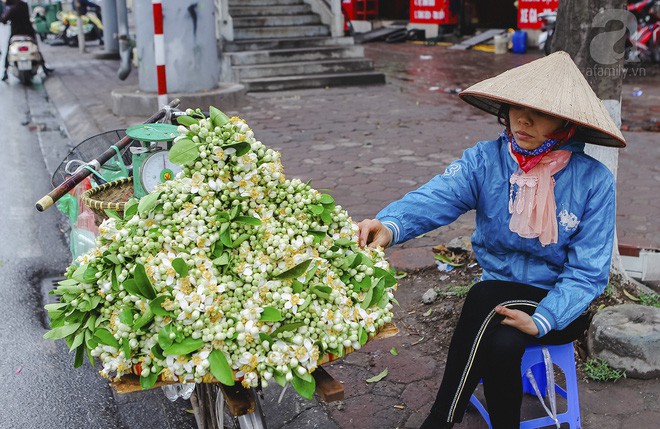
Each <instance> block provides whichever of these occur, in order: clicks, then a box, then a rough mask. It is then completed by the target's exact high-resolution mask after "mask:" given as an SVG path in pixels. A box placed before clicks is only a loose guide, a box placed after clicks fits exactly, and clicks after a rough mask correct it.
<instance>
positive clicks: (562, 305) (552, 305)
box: [532, 165, 616, 337]
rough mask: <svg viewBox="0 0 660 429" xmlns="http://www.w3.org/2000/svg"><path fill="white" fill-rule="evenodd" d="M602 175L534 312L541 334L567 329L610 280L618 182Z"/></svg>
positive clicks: (609, 176)
mask: <svg viewBox="0 0 660 429" xmlns="http://www.w3.org/2000/svg"><path fill="white" fill-rule="evenodd" d="M599 167H601V168H603V169H606V167H604V166H602V165H601V166H599ZM600 177H601V178H602V180H601V181H600V183H596V184H595V186H594V188H593V189H594V190H593V192H592V193H591V195H590V196H589V200H588V202H587V205H586V210H585V212H584V214H583V216H582V219H580V223H579V225H578V229H577V231H576V234H575V235H574V236H573V238H572V240H571V242H570V244H569V249H568V259H567V261H566V263H565V265H564V270H563V271H562V273H561V275H560V276H559V278H558V281H557V284H556V285H555V287H554V288H553V289H552V290H551V291H550V292H548V295H546V297H545V298H543V299H542V300H541V302H540V303H539V306H538V307H537V309H536V312H535V313H534V315H532V319H533V320H534V323H536V326H537V327H538V328H539V334H538V335H537V336H538V337H542V336H543V335H545V334H547V333H548V332H549V331H550V330H551V329H556V330H561V329H564V328H565V327H566V326H567V325H569V324H570V323H571V322H572V321H574V320H575V319H577V317H578V316H579V315H580V314H581V313H582V312H584V310H586V309H587V307H588V306H589V304H591V302H592V301H593V300H594V299H595V298H596V297H597V296H598V295H600V294H601V293H602V292H603V290H604V289H605V286H607V282H608V281H609V274H610V265H611V262H612V250H613V246H614V225H615V219H616V205H615V183H614V178H613V176H612V174H610V172H609V170H608V171H606V174H603V175H600Z"/></svg>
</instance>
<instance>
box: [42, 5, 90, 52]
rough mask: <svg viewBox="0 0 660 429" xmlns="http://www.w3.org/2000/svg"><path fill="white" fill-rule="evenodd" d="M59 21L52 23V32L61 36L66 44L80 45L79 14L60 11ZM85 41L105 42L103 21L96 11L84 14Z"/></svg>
mask: <svg viewBox="0 0 660 429" xmlns="http://www.w3.org/2000/svg"><path fill="white" fill-rule="evenodd" d="M57 18H58V21H55V22H53V23H52V24H51V25H50V32H51V33H53V34H55V35H56V36H57V37H59V38H61V39H62V41H63V42H64V44H65V45H68V46H72V47H75V46H78V16H77V15H76V14H75V13H73V12H59V13H58V15H57ZM82 22H83V25H82V28H83V31H84V32H85V33H84V34H85V41H93V40H98V41H99V43H100V44H101V45H102V44H103V23H102V22H101V20H100V19H99V18H98V16H97V15H96V14H95V13H94V12H88V13H87V14H86V15H83V16H82Z"/></svg>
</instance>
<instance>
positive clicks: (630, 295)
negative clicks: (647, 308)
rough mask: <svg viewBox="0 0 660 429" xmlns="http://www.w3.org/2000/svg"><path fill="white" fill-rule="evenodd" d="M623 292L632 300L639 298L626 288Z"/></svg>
mask: <svg viewBox="0 0 660 429" xmlns="http://www.w3.org/2000/svg"><path fill="white" fill-rule="evenodd" d="M623 294H624V295H625V296H627V297H628V299H632V300H633V301H639V298H637V297H636V296H635V295H633V294H631V293H630V292H628V291H627V290H625V289H623Z"/></svg>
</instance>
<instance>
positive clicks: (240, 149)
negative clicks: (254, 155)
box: [223, 142, 252, 156]
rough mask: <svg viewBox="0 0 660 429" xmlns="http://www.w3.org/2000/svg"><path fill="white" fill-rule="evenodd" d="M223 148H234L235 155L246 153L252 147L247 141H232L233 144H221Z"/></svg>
mask: <svg viewBox="0 0 660 429" xmlns="http://www.w3.org/2000/svg"><path fill="white" fill-rule="evenodd" d="M223 149H235V150H236V154H235V155H236V156H243V155H245V154H246V153H248V152H249V151H250V149H252V147H251V146H250V144H249V143H247V142H239V143H233V144H228V145H227V146H223Z"/></svg>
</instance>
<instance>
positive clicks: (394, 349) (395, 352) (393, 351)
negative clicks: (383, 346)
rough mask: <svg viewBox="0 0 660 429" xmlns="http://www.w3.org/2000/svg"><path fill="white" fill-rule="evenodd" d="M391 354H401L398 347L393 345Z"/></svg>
mask: <svg viewBox="0 0 660 429" xmlns="http://www.w3.org/2000/svg"><path fill="white" fill-rule="evenodd" d="M390 354H391V355H392V356H399V351H398V350H397V349H396V347H392V348H391V349H390Z"/></svg>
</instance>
